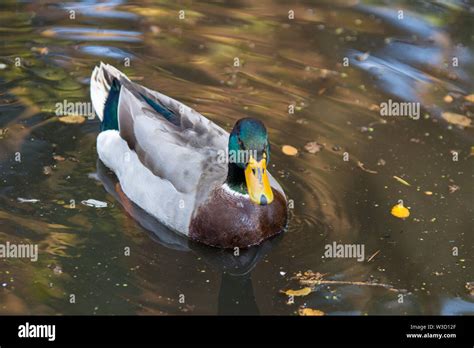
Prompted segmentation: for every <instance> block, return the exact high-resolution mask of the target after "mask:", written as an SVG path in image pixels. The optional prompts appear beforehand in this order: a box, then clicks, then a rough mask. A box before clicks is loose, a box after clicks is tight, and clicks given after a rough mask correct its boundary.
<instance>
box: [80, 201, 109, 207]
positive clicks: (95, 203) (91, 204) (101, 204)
mask: <svg viewBox="0 0 474 348" xmlns="http://www.w3.org/2000/svg"><path fill="white" fill-rule="evenodd" d="M81 203H82V204H84V205H87V206H88V207H93V208H107V202H102V201H98V200H96V199H88V200H87V201H82V202H81Z"/></svg>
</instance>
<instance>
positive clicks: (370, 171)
mask: <svg viewBox="0 0 474 348" xmlns="http://www.w3.org/2000/svg"><path fill="white" fill-rule="evenodd" d="M357 166H358V167H359V168H360V169H362V170H363V171H364V172H367V173H370V174H378V172H377V171H375V170H370V169H367V168H365V167H364V163H362V162H361V161H358V162H357Z"/></svg>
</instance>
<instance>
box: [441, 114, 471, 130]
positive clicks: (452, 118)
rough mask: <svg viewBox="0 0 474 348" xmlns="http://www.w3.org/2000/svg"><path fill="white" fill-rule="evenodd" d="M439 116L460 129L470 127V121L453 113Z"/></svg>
mask: <svg viewBox="0 0 474 348" xmlns="http://www.w3.org/2000/svg"><path fill="white" fill-rule="evenodd" d="M441 116H442V117H443V118H444V119H445V120H446V121H447V122H449V123H451V124H455V125H457V126H461V127H469V126H470V125H471V121H472V120H471V119H470V118H469V117H466V116H464V115H460V114H456V113H454V112H443V113H442V114H441Z"/></svg>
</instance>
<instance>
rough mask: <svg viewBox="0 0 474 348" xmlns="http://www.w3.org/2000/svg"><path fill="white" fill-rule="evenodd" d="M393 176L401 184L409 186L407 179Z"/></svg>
mask: <svg viewBox="0 0 474 348" xmlns="http://www.w3.org/2000/svg"><path fill="white" fill-rule="evenodd" d="M393 178H394V179H395V180H397V181H398V182H399V183H401V184H403V185H406V186H411V185H410V184H409V183H408V182H407V181H405V180H403V179H402V178H400V177H398V176H396V175H394V176H393Z"/></svg>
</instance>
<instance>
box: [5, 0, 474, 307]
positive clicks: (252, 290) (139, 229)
mask: <svg viewBox="0 0 474 348" xmlns="http://www.w3.org/2000/svg"><path fill="white" fill-rule="evenodd" d="M0 8H1V10H2V11H1V13H0V18H1V24H0V29H1V33H0V36H1V46H0V47H1V54H0V115H1V116H0V129H1V132H0V173H1V185H0V243H2V244H5V243H7V242H10V243H32V244H37V245H38V251H39V257H38V260H37V261H36V262H32V261H30V260H29V259H15V258H3V259H0V286H1V289H0V313H1V314H218V313H221V314H287V315H293V314H298V309H299V308H300V307H308V308H313V309H318V310H320V311H323V312H325V313H326V314H347V315H362V314H474V297H473V296H472V295H471V294H470V293H469V290H468V289H467V287H468V283H469V282H473V281H474V271H473V268H472V260H473V259H472V257H473V251H474V243H473V242H474V235H473V233H472V232H473V231H472V217H473V204H472V203H473V197H474V196H473V193H474V192H473V185H472V179H473V161H474V158H473V157H472V155H473V150H472V146H473V145H474V137H473V128H472V126H470V125H469V123H470V120H471V118H472V116H473V112H474V106H473V105H474V104H473V102H472V99H471V101H469V98H465V97H466V96H467V95H470V94H473V93H474V79H473V77H474V54H473V50H474V32H473V30H472V28H474V9H473V7H469V5H466V3H465V2H462V1H452V2H447V1H434V2H412V1H399V2H388V1H387V2H377V1H294V2H282V1H219V2H217V1H210V2H199V3H198V2H188V1H182V2H175V1H140V2H133V1H130V2H128V1H121V0H111V1H93V0H87V1H82V2H67V3H64V2H59V1H53V0H48V1H41V2H39V1H19V2H16V1H8V0H6V1H2V4H1V5H0ZM180 11H184V12H180ZM291 11H293V12H291ZM400 11H401V12H400ZM293 13H294V18H293ZM183 16H184V18H180V17H183ZM289 17H291V18H289ZM236 58H237V60H236ZM100 61H104V62H107V63H110V64H113V65H115V66H116V67H117V68H119V69H120V70H122V71H124V72H125V73H126V74H127V75H129V76H130V77H131V78H132V80H134V81H136V82H138V83H141V84H143V85H145V86H147V87H149V88H151V89H155V90H158V91H160V92H162V93H164V94H167V95H169V96H171V97H173V98H175V99H178V100H180V101H182V102H184V103H185V104H187V105H189V106H191V107H193V108H194V109H195V110H197V111H198V112H200V113H202V114H203V115H205V116H206V117H208V118H209V119H211V120H212V121H214V122H216V123H217V124H219V125H220V126H222V127H224V128H226V129H227V130H230V129H231V128H232V125H233V124H234V122H235V121H236V120H238V119H239V118H241V117H244V116H251V117H255V118H258V119H260V120H262V121H263V122H264V123H265V125H266V127H267V129H268V131H269V136H270V141H271V144H272V164H271V168H270V169H271V171H272V173H273V174H274V176H275V177H276V178H277V179H278V180H279V182H280V184H281V185H282V186H283V188H284V190H285V192H286V194H287V196H288V198H289V199H290V200H292V202H293V205H292V206H291V209H290V215H291V219H290V222H289V228H288V231H287V232H286V233H284V234H283V235H281V236H279V237H278V238H276V239H273V240H270V241H268V242H266V243H264V244H263V245H262V246H260V247H256V248H251V249H249V250H246V251H243V250H242V251H241V253H240V255H239V256H234V255H233V253H232V251H223V250H218V249H213V248H207V247H203V246H200V245H196V244H195V243H190V242H188V241H186V240H184V239H182V238H180V237H178V236H176V235H174V234H172V233H170V232H169V231H167V230H166V229H164V228H163V227H161V226H159V224H157V223H156V221H151V220H150V221H148V225H146V226H141V225H139V224H138V223H137V222H136V220H135V219H134V217H137V216H140V215H143V212H142V211H140V209H138V208H137V207H133V206H130V204H127V202H126V201H125V200H124V196H123V194H121V193H120V187H119V186H118V185H117V183H116V181H114V178H113V177H112V176H111V175H109V173H108V172H107V170H105V169H104V168H103V166H102V165H101V163H100V162H98V161H97V154H96V146H95V141H96V137H97V134H98V132H99V121H98V120H97V119H96V118H93V119H92V118H91V119H87V120H86V121H85V122H83V123H81V124H66V123H63V122H60V121H59V120H58V117H57V116H56V115H55V108H56V104H57V103H64V102H66V103H67V102H71V103H84V102H86V103H88V102H89V101H90V99H89V78H90V74H91V72H92V69H93V68H94V66H95V65H97V64H98V63H100ZM389 100H392V101H394V102H415V103H419V104H413V105H419V106H420V110H419V116H420V117H414V116H413V115H412V116H413V117H402V116H399V117H396V116H390V117H388V116H386V117H383V116H381V112H380V111H379V108H380V105H381V103H383V102H387V103H388V101H389ZM413 112H415V111H414V110H413ZM446 112H451V113H455V114H458V115H462V116H454V117H450V115H451V114H446ZM460 123H461V125H460ZM463 125H464V126H463ZM309 142H317V143H318V144H320V145H322V147H319V146H316V150H320V151H318V152H316V153H310V152H309V151H307V150H306V149H305V145H306V144H307V143H309ZM283 145H291V146H293V147H295V148H297V149H298V154H297V155H296V156H288V155H285V154H284V153H283V152H282V146H283ZM394 177H396V178H394ZM397 178H399V179H402V180H399V179H397ZM19 198H23V199H27V200H28V199H29V200H31V199H34V200H38V201H24V200H21V199H20V200H19ZM88 199H95V200H98V201H102V202H106V203H107V207H105V208H96V207H90V206H86V205H84V204H82V203H81V202H82V201H84V200H88ZM398 200H402V201H403V204H404V205H405V206H406V207H409V208H410V213H411V214H410V216H409V217H408V218H406V219H399V218H397V217H394V216H392V215H391V209H392V207H393V206H394V205H395V204H397V202H398ZM157 204H159V197H157ZM150 230H151V231H154V232H150ZM333 242H336V243H345V244H362V245H364V247H365V258H364V261H362V262H359V261H357V260H356V259H354V258H327V257H326V258H324V257H323V256H324V253H325V250H326V249H325V248H326V245H328V244H330V245H332V243H333ZM369 259H370V261H369ZM307 270H312V271H314V272H320V273H322V274H325V276H324V277H325V278H324V279H327V280H339V281H349V282H350V281H361V282H380V283H385V284H390V285H391V286H393V287H394V288H396V289H399V290H403V292H397V291H390V290H388V289H386V288H382V287H377V286H364V285H350V284H349V285H338V284H330V285H320V286H317V287H316V288H315V289H314V291H313V292H312V293H311V294H309V295H307V296H305V297H296V298H295V299H294V303H288V300H289V299H288V297H287V296H285V295H283V294H282V293H280V290H287V289H299V288H301V285H299V284H298V283H297V281H296V280H294V279H291V278H292V277H293V276H294V274H295V273H297V272H304V271H307ZM290 302H291V301H290Z"/></svg>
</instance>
